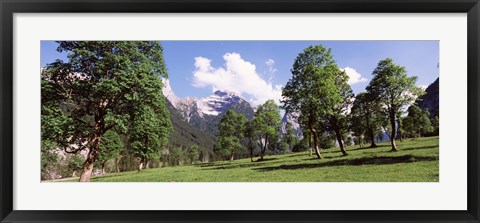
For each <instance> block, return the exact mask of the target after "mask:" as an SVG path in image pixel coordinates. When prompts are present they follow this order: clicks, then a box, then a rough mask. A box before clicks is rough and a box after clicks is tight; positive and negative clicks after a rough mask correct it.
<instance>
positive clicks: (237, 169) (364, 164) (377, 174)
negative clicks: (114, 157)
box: [61, 136, 439, 182]
mask: <svg viewBox="0 0 480 223" xmlns="http://www.w3.org/2000/svg"><path fill="white" fill-rule="evenodd" d="M378 145H379V147H377V148H359V146H350V147H347V151H348V153H349V155H348V156H342V154H341V152H340V151H339V149H338V148H330V149H324V150H322V153H323V156H324V159H322V160H319V159H317V158H316V156H315V155H312V156H310V155H309V152H308V151H306V152H298V153H289V154H284V155H271V156H267V157H265V160H264V161H259V162H256V161H255V160H256V159H254V162H251V161H250V159H240V160H234V161H219V162H212V163H198V164H194V165H186V166H174V167H162V168H155V169H146V170H143V171H142V172H136V171H132V172H123V173H114V174H105V175H99V176H95V177H92V182H438V181H439V167H438V165H439V140H438V136H436V137H426V138H415V139H404V140H403V142H400V141H397V146H398V150H399V151H398V152H390V144H389V143H380V144H378ZM61 181H70V182H75V181H78V179H75V178H70V179H67V180H61Z"/></svg>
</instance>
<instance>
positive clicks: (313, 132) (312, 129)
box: [310, 127, 323, 159]
mask: <svg viewBox="0 0 480 223" xmlns="http://www.w3.org/2000/svg"><path fill="white" fill-rule="evenodd" d="M310 132H311V133H312V135H313V148H315V154H316V155H317V158H319V159H323V157H322V154H320V149H319V148H318V135H317V132H316V130H315V129H314V128H312V127H311V128H310Z"/></svg>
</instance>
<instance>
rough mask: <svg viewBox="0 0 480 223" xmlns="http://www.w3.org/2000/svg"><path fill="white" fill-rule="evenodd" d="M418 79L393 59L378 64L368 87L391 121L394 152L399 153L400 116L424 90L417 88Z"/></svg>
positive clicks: (391, 138) (368, 90)
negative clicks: (397, 141) (396, 139)
mask: <svg viewBox="0 0 480 223" xmlns="http://www.w3.org/2000/svg"><path fill="white" fill-rule="evenodd" d="M416 80H417V77H416V76H411V77H409V76H408V75H407V70H406V69H405V67H403V66H400V65H398V64H395V63H394V62H393V60H392V59H391V58H387V59H384V60H381V61H380V62H378V65H377V67H376V68H375V70H374V71H373V79H372V80H371V81H370V83H369V84H368V86H367V92H368V93H369V94H370V95H372V97H373V98H374V100H375V101H376V102H378V103H380V106H381V108H382V109H383V110H384V112H385V113H386V114H388V119H389V121H390V127H391V134H390V141H391V145H392V151H397V146H396V144H395V138H396V136H397V121H398V114H399V113H401V112H402V110H403V109H404V107H405V106H408V105H410V104H412V103H413V102H414V101H415V99H416V98H417V97H418V96H421V95H422V94H423V90H422V89H421V88H420V87H417V86H416V85H415V84H416Z"/></svg>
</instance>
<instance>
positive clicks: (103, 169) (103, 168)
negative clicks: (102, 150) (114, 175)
mask: <svg viewBox="0 0 480 223" xmlns="http://www.w3.org/2000/svg"><path fill="white" fill-rule="evenodd" d="M106 162H107V161H105V162H103V163H102V174H105V163H106Z"/></svg>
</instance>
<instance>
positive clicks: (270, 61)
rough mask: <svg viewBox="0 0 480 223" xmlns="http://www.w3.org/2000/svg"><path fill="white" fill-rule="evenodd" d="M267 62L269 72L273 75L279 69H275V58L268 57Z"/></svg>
mask: <svg viewBox="0 0 480 223" xmlns="http://www.w3.org/2000/svg"><path fill="white" fill-rule="evenodd" d="M265 64H266V65H267V66H268V72H269V73H270V74H271V75H272V74H273V73H275V72H276V71H277V69H275V67H274V66H275V60H273V59H268V60H267V61H265Z"/></svg>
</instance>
